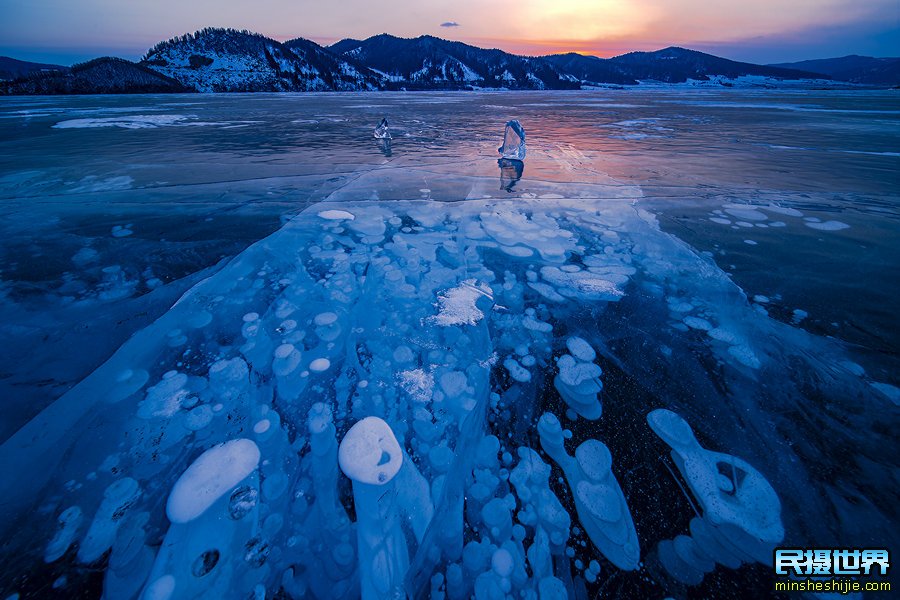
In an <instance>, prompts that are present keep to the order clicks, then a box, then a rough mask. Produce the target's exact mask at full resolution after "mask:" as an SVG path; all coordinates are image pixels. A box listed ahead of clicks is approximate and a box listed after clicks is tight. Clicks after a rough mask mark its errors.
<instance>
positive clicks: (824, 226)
mask: <svg viewBox="0 0 900 600" xmlns="http://www.w3.org/2000/svg"><path fill="white" fill-rule="evenodd" d="M804 225H806V226H807V227H811V228H812V229H818V230H819V231H840V230H841V229H849V228H850V226H849V225H847V224H846V223H843V222H841V221H825V222H822V223H816V222H812V221H807V222H805V223H804Z"/></svg>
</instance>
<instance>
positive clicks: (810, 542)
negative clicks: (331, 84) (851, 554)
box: [0, 89, 900, 600]
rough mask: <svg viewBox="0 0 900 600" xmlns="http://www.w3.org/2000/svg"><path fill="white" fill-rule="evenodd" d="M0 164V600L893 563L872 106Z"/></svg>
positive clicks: (563, 585)
mask: <svg viewBox="0 0 900 600" xmlns="http://www.w3.org/2000/svg"><path fill="white" fill-rule="evenodd" d="M382 117H387V119H388V121H389V123H390V132H391V136H392V139H391V140H385V139H375V138H374V137H373V135H372V131H373V129H374V127H375V126H376V125H377V124H378V123H379V122H380V120H381V119H382ZM508 119H518V120H519V121H520V122H521V123H522V125H523V126H524V128H525V131H526V133H527V157H526V159H525V161H524V165H523V164H522V163H517V162H515V161H502V162H500V163H498V161H497V152H496V149H497V146H498V145H499V143H500V141H501V138H502V134H503V124H504V123H505V122H506V121H507V120H508ZM0 134H2V135H0V211H2V218H0V240H2V241H0V308H2V311H3V312H2V314H3V318H2V319H0V364H2V369H0V402H2V403H3V404H2V407H3V417H2V419H0V442H2V444H3V445H2V447H0V469H2V474H3V476H2V478H0V485H2V486H3V487H2V490H0V524H2V532H3V543H2V562H0V565H2V566H0V573H2V576H0V585H2V588H0V597H4V598H5V597H6V596H7V595H10V594H15V593H18V594H20V596H19V597H21V598H52V597H60V598H71V597H74V596H79V595H80V596H83V597H99V596H100V595H101V594H102V595H103V597H105V598H146V599H147V600H150V599H157V598H159V599H162V598H197V597H208V598H250V597H253V598H264V597H268V598H273V597H291V598H301V597H312V598H354V597H358V596H359V595H360V594H361V593H362V594H364V595H366V596H367V597H378V596H381V597H384V596H387V595H391V594H394V595H396V594H400V595H402V592H403V591H404V590H405V593H407V594H408V595H410V596H412V597H428V596H431V597H448V598H451V599H454V598H465V597H470V596H472V595H474V596H476V597H477V598H500V597H503V594H511V595H512V596H514V597H534V598H536V597H538V594H540V595H541V596H540V597H542V598H543V597H548V598H554V597H567V596H568V597H579V598H581V597H585V598H588V597H589V598H593V597H629V598H664V597H667V596H671V597H675V598H685V597H704V598H721V597H748V598H751V597H752V598H757V597H763V596H765V595H766V594H769V593H771V592H770V590H771V589H772V577H771V567H770V565H771V560H772V549H773V548H774V547H776V546H790V547H798V546H813V547H820V548H822V547H833V546H834V547H848V548H859V547H888V548H896V547H898V543H897V542H898V539H897V532H898V531H900V515H898V509H897V496H898V492H900V471H898V467H900V465H898V459H897V457H898V453H897V447H898V444H897V434H896V431H897V426H898V418H897V416H898V403H900V389H898V387H896V386H898V385H900V368H898V351H900V327H898V319H897V316H896V310H897V306H898V302H897V297H898V295H900V264H898V262H900V260H898V257H900V235H898V231H900V208H898V207H900V194H898V189H900V153H898V150H900V143H898V141H900V102H898V98H897V93H896V91H893V92H891V91H881V92H866V91H853V92H834V91H828V92H825V91H823V92H800V91H776V90H765V91H763V90H760V91H748V90H723V91H709V90H700V91H698V90H672V89H655V90H650V91H647V90H605V91H591V92H587V91H585V92H553V93H532V92H520V93H500V92H498V93H446V94H444V93H417V94H412V93H410V94H399V93H398V94H393V93H374V94H326V95H320V94H304V95H292V94H280V95H229V96H197V95H185V96H130V97H98V96H91V97H58V98H57V97H52V98H51V97H42V98H3V99H0ZM372 417H375V418H372ZM351 428H353V429H352V430H351ZM279 593H281V594H283V595H282V596H278V595H277V594H279Z"/></svg>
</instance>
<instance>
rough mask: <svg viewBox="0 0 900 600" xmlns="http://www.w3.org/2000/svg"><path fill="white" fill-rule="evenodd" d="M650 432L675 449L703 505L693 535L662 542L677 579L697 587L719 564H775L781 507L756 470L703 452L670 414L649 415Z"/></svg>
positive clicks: (683, 424)
mask: <svg viewBox="0 0 900 600" xmlns="http://www.w3.org/2000/svg"><path fill="white" fill-rule="evenodd" d="M647 422H648V423H649V424H650V428H651V429H653V431H654V432H655V433H656V434H657V435H658V436H659V437H660V438H662V440H663V441H664V442H666V444H668V445H669V446H670V447H671V448H672V459H673V460H674V461H675V465H676V466H677V467H678V470H679V471H680V472H681V474H682V476H683V477H684V479H685V481H686V483H687V485H688V487H689V488H690V490H691V491H692V492H693V495H694V498H696V500H697V502H698V504H699V505H700V511H701V512H700V514H699V515H698V516H697V517H695V518H694V519H692V520H691V524H690V533H691V535H689V536H688V535H679V536H678V537H676V538H675V539H674V540H673V541H670V540H664V541H662V542H660V544H659V548H658V552H659V559H660V561H661V562H662V564H663V566H664V567H665V568H666V570H667V571H668V572H669V574H670V575H672V577H674V578H675V579H677V580H678V581H681V582H682V583H685V584H688V585H696V584H698V583H700V582H701V581H702V580H703V576H704V574H705V573H709V572H711V571H712V570H713V568H714V567H715V563H719V564H722V565H725V566H727V567H730V568H737V567H738V566H740V564H741V563H747V562H753V561H756V562H760V563H763V564H770V563H771V561H772V556H773V551H774V549H775V547H776V546H777V545H778V544H779V543H780V542H781V541H782V540H783V539H784V527H783V525H782V523H781V502H780V501H779V499H778V495H777V494H776V493H775V490H773V489H772V486H771V485H769V482H768V481H766V479H765V478H764V477H763V476H762V475H761V474H760V473H759V471H757V470H756V469H754V468H753V467H752V466H750V465H749V464H747V463H746V462H745V461H743V460H741V459H740V458H737V457H734V456H731V455H729V454H722V453H719V452H712V451H710V450H706V449H704V448H703V447H702V446H700V444H699V443H698V442H697V439H696V438H695V437H694V433H693V431H692V430H691V427H690V426H689V425H688V424H687V422H686V421H685V420H684V419H682V418H681V417H680V416H678V415H677V414H675V413H673V412H672V411H669V410H666V409H657V410H654V411H653V412H651V413H650V414H649V415H647Z"/></svg>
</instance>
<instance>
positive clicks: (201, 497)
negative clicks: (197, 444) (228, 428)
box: [166, 438, 260, 523]
mask: <svg viewBox="0 0 900 600" xmlns="http://www.w3.org/2000/svg"><path fill="white" fill-rule="evenodd" d="M259 459H260V452H259V448H258V447H257V445H256V444H255V443H254V442H253V441H252V440H248V439H244V438H241V439H237V440H230V441H228V442H225V443H224V444H219V445H218V446H213V447H212V448H210V449H209V450H207V451H206V452H204V453H203V454H201V455H200V456H199V457H198V458H197V460H195V461H194V462H193V463H192V464H191V466H189V467H188V468H187V470H186V471H185V472H184V473H182V474H181V477H179V478H178V481H176V482H175V485H174V486H173V487H172V493H171V494H169V501H168V503H167V504H166V515H167V516H168V517H169V520H170V521H171V522H172V523H187V522H189V521H192V520H194V519H196V518H197V517H199V516H200V515H202V514H203V513H204V512H206V510H207V509H208V508H209V507H210V506H212V505H213V504H214V503H215V502H216V500H218V499H219V498H221V497H222V496H224V495H225V494H226V493H228V492H229V491H230V490H231V489H232V488H233V487H234V486H236V485H237V484H239V483H240V482H241V481H243V480H244V479H245V478H246V477H247V476H249V475H250V474H251V473H253V471H254V470H255V469H256V466H257V465H258V464H259Z"/></svg>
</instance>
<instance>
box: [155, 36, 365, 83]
mask: <svg viewBox="0 0 900 600" xmlns="http://www.w3.org/2000/svg"><path fill="white" fill-rule="evenodd" d="M141 62H142V64H144V65H146V66H147V67H149V68H151V69H154V70H155V71H158V72H159V73H162V74H164V75H166V76H168V77H171V78H173V79H175V80H177V81H179V82H181V83H182V84H183V85H185V86H188V87H190V88H193V89H196V90H197V91H199V92H308V91H327V90H374V89H379V88H380V87H381V80H380V78H379V77H378V76H377V75H375V74H374V73H372V72H371V71H369V70H368V69H366V68H365V67H362V66H359V65H358V64H355V63H353V62H351V61H348V60H345V59H341V58H339V57H336V56H335V55H333V54H332V53H330V52H328V51H327V50H325V49H324V48H322V47H321V46H319V45H318V44H315V43H314V42H310V41H308V40H304V39H301V38H298V39H295V40H292V41H290V42H286V43H281V42H278V41H275V40H273V39H270V38H267V37H265V36H262V35H259V34H257V33H252V32H249V31H237V30H234V29H212V28H208V29H203V30H200V31H198V32H196V33H193V34H186V35H183V36H180V37H177V38H172V39H170V40H168V41H165V42H160V43H159V44H157V45H156V46H154V47H153V48H152V49H151V50H150V51H149V52H148V53H147V54H146V55H145V56H144V58H143V60H142V61H141Z"/></svg>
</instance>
